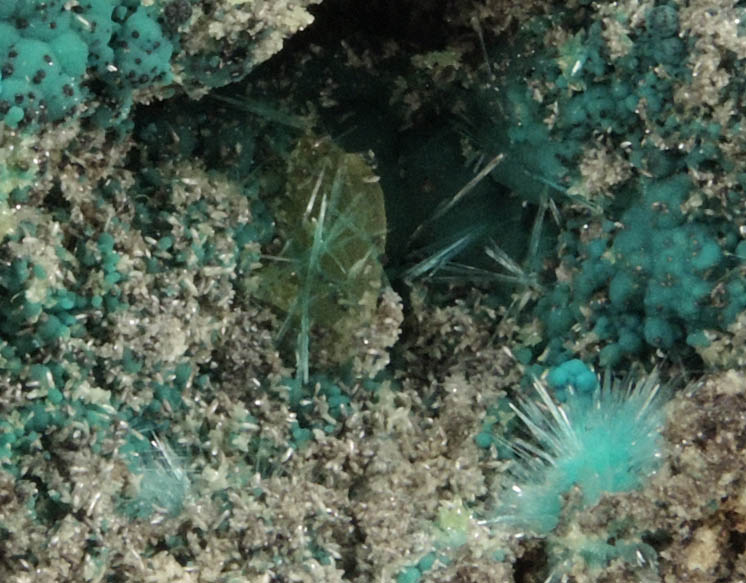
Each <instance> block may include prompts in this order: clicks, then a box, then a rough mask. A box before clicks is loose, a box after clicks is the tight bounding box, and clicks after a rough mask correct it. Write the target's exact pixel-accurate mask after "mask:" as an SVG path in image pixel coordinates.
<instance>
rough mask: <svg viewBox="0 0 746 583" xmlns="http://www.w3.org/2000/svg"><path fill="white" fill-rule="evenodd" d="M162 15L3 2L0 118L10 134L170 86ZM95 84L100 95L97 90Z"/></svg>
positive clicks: (90, 4)
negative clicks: (88, 105)
mask: <svg viewBox="0 0 746 583" xmlns="http://www.w3.org/2000/svg"><path fill="white" fill-rule="evenodd" d="M156 18H157V13H154V11H153V10H152V9H148V8H146V7H144V6H138V5H137V4H136V3H135V4H133V5H132V6H128V5H127V4H126V3H125V4H122V5H120V6H114V5H113V4H112V2H110V1H109V0H85V1H83V2H80V3H75V5H74V6H73V5H71V4H70V3H66V2H63V1H62V0H44V1H41V0H31V1H29V2H25V1H24V2H15V1H10V2H5V3H3V6H2V7H1V8H0V38H1V39H2V40H1V41H0V55H2V56H1V57H0V60H1V61H2V69H1V72H2V81H1V82H0V112H2V113H3V115H4V116H5V123H6V124H7V125H9V126H11V127H16V126H18V125H19V124H21V125H24V126H32V125H34V124H39V123H45V122H56V121H60V120H62V119H64V118H65V117H67V116H71V115H75V114H77V113H80V108H81V106H82V105H83V104H84V103H85V102H86V101H88V100H91V99H92V98H94V97H97V98H99V99H115V98H120V99H122V98H123V99H125V100H126V99H128V96H127V94H128V93H129V92H131V91H132V90H133V89H135V88H140V87H145V86H158V85H164V84H167V83H169V82H170V81H171V68H170V60H171V55H172V52H173V45H172V43H171V41H170V40H169V39H167V38H166V37H165V36H164V34H163V31H162V29H161V26H160V24H158V22H157V21H156ZM96 83H98V84H99V85H100V86H101V87H103V90H100V89H97V88H94V87H93V86H94V85H96Z"/></svg>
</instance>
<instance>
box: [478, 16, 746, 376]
mask: <svg viewBox="0 0 746 583" xmlns="http://www.w3.org/2000/svg"><path fill="white" fill-rule="evenodd" d="M679 11H680V8H679V7H678V5H677V4H676V3H672V2H669V3H660V4H657V5H655V6H652V7H650V8H649V9H648V10H646V11H645V13H644V18H640V15H639V14H637V15H636V21H635V22H634V23H633V22H631V21H630V20H629V19H630V18H631V14H630V13H628V12H625V11H623V10H621V9H619V10H614V9H609V11H608V12H609V17H608V18H609V19H611V21H613V22H614V23H615V24H614V26H613V27H612V26H611V24H609V23H607V24H606V26H607V27H610V28H612V29H613V28H617V29H618V30H619V31H623V32H618V33H616V34H614V33H612V32H610V30H609V29H607V30H604V28H603V26H604V25H602V23H601V22H599V21H598V20H587V21H584V20H583V19H581V18H578V14H577V13H575V12H573V11H572V10H568V11H567V12H566V13H564V18H566V20H565V21H564V24H565V28H564V29H563V32H562V33H561V39H562V40H561V41H559V42H558V44H557V45H554V46H551V47H550V48H548V49H547V48H539V49H535V48H530V49H529V45H525V47H526V50H525V55H523V56H521V57H520V58H519V59H518V60H517V63H516V66H512V67H511V68H509V69H508V71H507V72H506V73H505V74H503V75H502V76H501V77H499V79H500V80H499V82H498V84H497V86H491V85H490V86H488V88H487V89H485V90H484V91H483V92H482V93H481V94H479V95H480V97H479V99H477V100H476V101H474V102H473V110H472V115H473V118H472V119H473V121H472V123H471V125H470V126H469V130H468V133H469V136H470V139H472V140H473V143H474V144H475V147H477V148H478V149H479V150H480V151H482V152H484V153H485V154H486V155H487V156H492V155H494V154H496V153H502V156H503V159H502V161H501V162H500V163H499V164H497V166H496V167H495V169H494V170H492V171H491V173H490V175H491V178H492V179H493V180H494V181H495V182H497V183H498V184H499V185H501V186H503V187H507V188H509V189H510V191H511V192H512V193H513V194H514V195H517V196H518V197H519V198H520V199H522V200H524V201H525V202H528V203H532V204H535V205H537V206H538V207H539V209H540V210H539V211H538V212H539V213H542V212H543V211H542V210H541V209H542V208H546V207H553V208H554V209H556V211H555V213H554V217H555V220H559V216H560V212H561V213H562V214H563V219H562V220H563V223H561V225H562V228H561V230H560V232H559V233H558V236H557V239H556V248H557V250H558V254H557V256H555V257H550V255H549V254H548V252H547V250H546V249H545V250H544V251H543V252H544V255H543V257H544V260H545V261H548V262H551V263H553V264H555V266H556V270H555V275H553V274H550V273H548V272H546V271H545V272H544V277H547V278H548V281H547V280H546V279H545V280H542V281H543V282H544V283H547V284H548V285H547V288H546V289H547V291H546V293H544V294H541V295H540V296H539V297H538V298H537V299H538V301H537V303H536V306H535V310H534V314H535V316H536V317H537V318H538V319H539V321H540V322H541V323H542V326H543V329H544V334H545V337H544V340H545V343H544V344H543V345H542V348H543V350H544V352H543V355H544V356H543V357H542V359H543V360H545V361H546V362H547V363H548V364H550V365H552V366H557V365H560V364H561V363H562V362H564V361H565V360H567V359H570V358H573V357H574V356H577V355H578V349H577V348H575V347H576V346H579V345H581V344H582V345H583V346H588V343H587V342H585V341H581V339H580V336H582V335H588V334H591V335H590V336H586V338H595V344H594V346H595V348H594V354H593V355H592V354H590V353H585V354H583V358H590V359H592V360H596V362H597V363H598V364H600V365H602V366H616V365H618V364H619V363H621V362H622V361H623V360H625V359H633V358H637V357H641V356H644V355H645V354H649V353H650V352H651V351H654V350H663V351H664V352H665V353H666V354H677V355H679V356H684V355H687V354H692V352H693V349H701V348H703V347H706V346H707V344H708V342H709V341H708V330H725V329H726V328H727V327H728V326H729V325H731V324H732V323H733V322H734V321H735V318H736V316H737V314H738V313H740V312H741V311H743V309H744V308H746V295H744V293H743V291H742V285H741V283H740V282H741V281H742V273H741V271H742V270H741V260H740V259H739V258H738V257H737V252H736V246H737V245H738V243H739V241H740V237H741V235H740V234H739V232H738V229H737V224H740V219H739V221H738V222H737V223H734V221H733V220H732V218H733V210H731V209H729V208H728V207H727V206H724V203H723V200H724V199H723V197H722V196H719V195H715V194H704V193H703V192H702V191H701V189H702V188H705V189H706V188H707V186H706V185H705V186H703V185H702V182H701V180H702V179H703V177H704V176H706V175H710V174H711V173H712V172H714V171H717V170H719V171H722V172H728V173H732V174H733V176H734V180H733V181H732V182H731V184H732V185H733V186H732V189H731V190H730V191H728V193H727V194H725V195H724V196H725V197H726V198H727V199H728V200H730V201H735V200H736V198H737V197H738V196H739V195H738V194H737V192H738V189H739V188H741V187H740V186H739V184H740V183H739V180H740V179H739V178H738V176H740V175H738V174H736V173H735V171H734V168H735V164H736V159H735V158H734V156H733V152H734V151H739V150H738V148H740V146H739V145H738V144H739V143H740V142H739V141H738V140H739V139H738V138H736V137H734V138H732V139H731V138H724V137H722V135H723V130H724V127H723V125H722V123H718V121H717V120H715V119H709V117H710V115H711V114H708V113H706V112H703V111H702V110H700V109H693V108H689V109H687V108H684V107H679V108H676V109H674V110H673V111H672V110H671V109H667V108H666V107H665V104H666V103H672V102H677V101H682V100H683V98H682V95H684V92H685V91H686V90H687V88H688V87H690V86H692V84H694V83H696V82H697V81H696V79H695V78H694V77H692V68H691V65H690V63H689V61H688V59H689V58H695V57H694V56H691V57H688V56H687V55H696V50H693V52H687V51H689V50H690V49H692V47H688V46H687V41H686V40H685V39H684V38H683V35H682V34H680V32H681V30H680V23H679ZM562 15H563V13H562V12H559V13H555V14H554V15H553V17H552V19H546V20H544V19H536V20H534V21H532V23H531V24H530V25H528V26H526V27H525V28H524V30H523V32H522V35H523V36H524V37H525V39H535V38H537V37H538V36H547V37H552V35H554V34H557V33H558V32H557V18H560V19H562V18H563V16H562ZM517 42H518V44H519V45H521V43H530V42H531V41H529V40H523V41H521V40H518V41H517ZM499 54H500V53H498V55H499ZM726 140H731V142H730V144H731V145H730V146H727V147H726V146H724V145H723V144H724V142H725V141H726ZM708 173H710V174H708ZM725 204H730V203H725ZM733 208H738V205H735V206H734V207H733ZM560 209H561V211H560ZM545 222H546V221H545ZM498 243H500V241H499V240H498ZM535 264H536V263H535V262H534V265H535ZM556 273H561V274H562V275H561V277H557V276H556ZM578 332H580V336H579V335H578ZM540 353H541V351H536V352H535V354H534V355H535V356H539V354H540Z"/></svg>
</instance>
